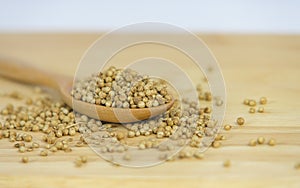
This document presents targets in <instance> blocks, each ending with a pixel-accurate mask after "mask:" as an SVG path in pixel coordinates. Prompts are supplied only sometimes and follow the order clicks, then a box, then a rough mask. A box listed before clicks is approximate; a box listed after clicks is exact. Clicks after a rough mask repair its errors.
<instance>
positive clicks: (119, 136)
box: [116, 132, 124, 140]
mask: <svg viewBox="0 0 300 188" xmlns="http://www.w3.org/2000/svg"><path fill="white" fill-rule="evenodd" d="M116 137H117V139H118V140H122V139H124V134H123V133H122V132H117V135H116Z"/></svg>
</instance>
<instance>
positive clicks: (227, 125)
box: [224, 124, 232, 131]
mask: <svg viewBox="0 0 300 188" xmlns="http://www.w3.org/2000/svg"><path fill="white" fill-rule="evenodd" d="M231 127H232V126H231V125H229V124H226V125H225V126H224V130H225V131H229V130H230V129H231Z"/></svg>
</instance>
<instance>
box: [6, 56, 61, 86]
mask: <svg viewBox="0 0 300 188" xmlns="http://www.w3.org/2000/svg"><path fill="white" fill-rule="evenodd" d="M0 76H3V77H6V78H10V79H13V80H16V81H20V82H25V83H28V84H37V85H43V86H48V87H52V88H58V84H57V81H56V78H55V75H54V74H52V73H49V72H46V71H44V70H42V69H39V68H36V67H32V66H30V65H27V64H26V63H24V62H22V61H18V60H10V59H0Z"/></svg>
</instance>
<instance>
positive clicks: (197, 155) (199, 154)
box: [194, 151, 204, 159]
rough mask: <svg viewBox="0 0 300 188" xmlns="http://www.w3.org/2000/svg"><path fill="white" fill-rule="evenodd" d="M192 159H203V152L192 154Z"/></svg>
mask: <svg viewBox="0 0 300 188" xmlns="http://www.w3.org/2000/svg"><path fill="white" fill-rule="evenodd" d="M194 157H195V158H197V159H203V158H204V154H203V152H200V151H196V152H195V153H194Z"/></svg>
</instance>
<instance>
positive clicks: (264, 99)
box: [259, 97, 267, 104]
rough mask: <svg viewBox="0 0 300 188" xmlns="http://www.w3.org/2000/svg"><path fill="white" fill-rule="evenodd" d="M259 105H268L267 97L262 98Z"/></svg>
mask: <svg viewBox="0 0 300 188" xmlns="http://www.w3.org/2000/svg"><path fill="white" fill-rule="evenodd" d="M259 103H260V104H267V98H266V97H261V98H260V99H259Z"/></svg>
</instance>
